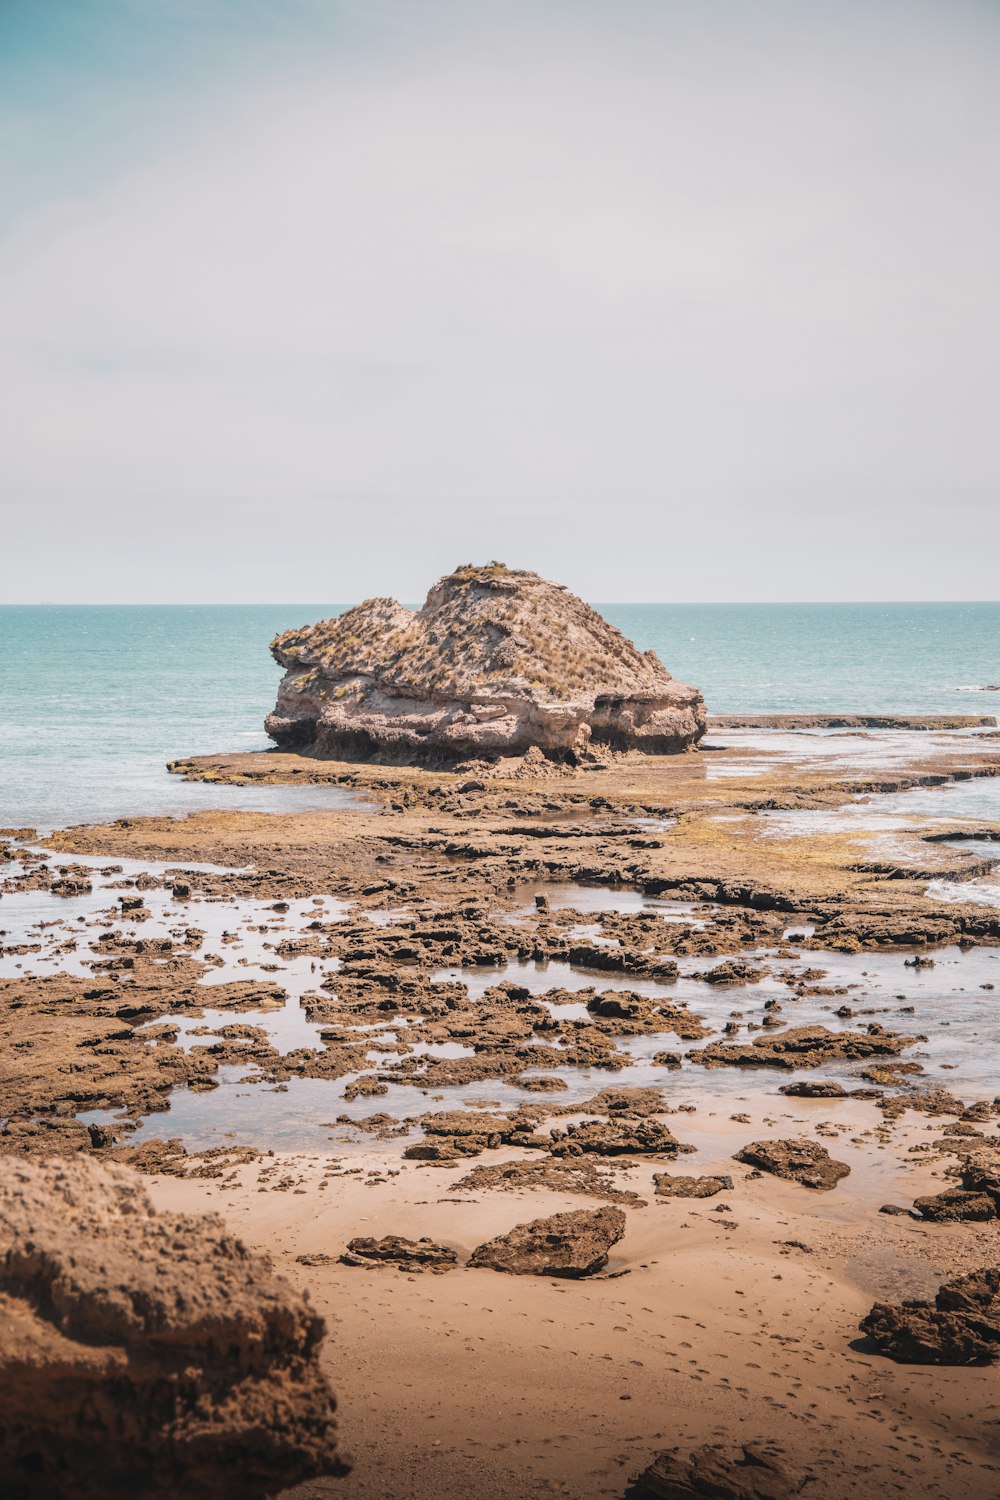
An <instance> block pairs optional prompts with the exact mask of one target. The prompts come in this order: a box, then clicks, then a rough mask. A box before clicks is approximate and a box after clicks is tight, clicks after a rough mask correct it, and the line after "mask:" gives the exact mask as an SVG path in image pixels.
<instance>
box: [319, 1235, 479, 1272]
mask: <svg viewBox="0 0 1000 1500" xmlns="http://www.w3.org/2000/svg"><path fill="white" fill-rule="evenodd" d="M340 1261H341V1264H342V1265H345V1266H369V1267H370V1266H393V1267H395V1269H396V1270H397V1271H410V1272H411V1273H412V1272H414V1271H434V1272H442V1271H452V1270H454V1268H455V1266H457V1265H458V1256H457V1255H456V1253H455V1251H454V1250H453V1249H452V1248H451V1246H450V1245H439V1244H437V1243H436V1242H435V1241H434V1240H429V1239H427V1238H422V1239H419V1240H408V1239H404V1238H403V1236H402V1235H398V1234H387V1235H386V1236H385V1237H384V1238H383V1239H380V1240H376V1239H372V1238H371V1237H370V1236H363V1237H361V1238H360V1239H353V1240H349V1241H348V1244H347V1249H346V1250H345V1251H344V1253H343V1255H341V1257H340Z"/></svg>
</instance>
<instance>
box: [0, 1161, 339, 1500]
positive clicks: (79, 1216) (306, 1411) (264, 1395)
mask: <svg viewBox="0 0 1000 1500" xmlns="http://www.w3.org/2000/svg"><path fill="white" fill-rule="evenodd" d="M0 1247H2V1248H0V1330H2V1332H0V1388H2V1389H3V1391H4V1398H3V1420H2V1423H0V1493H3V1494H5V1495H10V1496H16V1497H17V1500H70V1497H72V1500H107V1496H109V1495H112V1494H114V1495H128V1496H129V1497H130V1500H168V1497H174V1496H176V1495H179V1494H183V1495H184V1496H185V1497H192V1500H209V1497H212V1500H236V1497H237V1496H238V1497H240V1500H263V1497H264V1496H266V1495H272V1494H274V1493H275V1492H276V1491H278V1490H283V1489H285V1488H286V1487H288V1486H291V1485H294V1484H298V1483H299V1482H301V1481H302V1480H305V1479H309V1478H313V1477H316V1476H318V1475H324V1474H328V1475H329V1474H338V1473H343V1472H345V1468H346V1466H345V1465H344V1464H343V1462H342V1461H341V1460H340V1459H339V1458H338V1455H337V1453H336V1425H335V1422H334V1408H335V1402H334V1398H333V1394H332V1392H331V1390H330V1388H329V1386H328V1384H327V1382H326V1379H325V1377H324V1376H323V1375H322V1374H321V1372H320V1368H319V1362H318V1350H319V1345H320V1342H321V1340H322V1338H323V1335H324V1332H325V1328H324V1324H323V1320H322V1318H320V1317H319V1316H318V1315H317V1314H316V1313H315V1312H313V1310H312V1309H311V1308H310V1306H309V1304H308V1303H307V1302H306V1301H304V1300H303V1298H302V1297H300V1296H299V1295H298V1294H297V1293H296V1292H294V1291H293V1290H292V1288H291V1287H289V1286H288V1284H287V1283H286V1282H285V1281H283V1280H282V1279H281V1278H280V1277H278V1276H277V1275H275V1273H274V1272H273V1270H272V1268H271V1265H270V1262H269V1261H267V1260H266V1259H264V1258H263V1257H261V1256H257V1255H253V1254H251V1253H250V1252H249V1251H248V1250H246V1249H245V1248H244V1247H243V1245H242V1244H241V1243H240V1241H239V1240H237V1239H234V1238H233V1236H232V1235H230V1234H229V1233H228V1231H227V1230H226V1228H225V1226H224V1225H223V1223H222V1220H221V1219H219V1218H217V1217H216V1216H215V1215H211V1216H207V1217H197V1218H196V1217H192V1216H190V1215H186V1214H174V1213H157V1212H155V1211H154V1209H153V1207H152V1205H151V1204H150V1202H149V1200H148V1198H147V1197H146V1194H145V1192H144V1191H143V1189H142V1187H141V1185H140V1183H139V1181H138V1179H137V1178H136V1177H135V1176H134V1175H133V1174H132V1173H131V1172H128V1171H127V1170H125V1169H124V1168H121V1167H111V1168H103V1167H100V1166H98V1165H96V1164H95V1163H94V1162H92V1161H90V1160H88V1159H86V1158H83V1157H76V1158H73V1159H72V1160H57V1159H49V1160H46V1161H44V1162H42V1163H40V1164H34V1163H28V1162H22V1161H15V1160H12V1159H6V1160H2V1161H0Z"/></svg>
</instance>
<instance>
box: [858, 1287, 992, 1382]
mask: <svg viewBox="0 0 1000 1500" xmlns="http://www.w3.org/2000/svg"><path fill="white" fill-rule="evenodd" d="M861 1331H862V1333H867V1334H868V1336H869V1338H871V1339H874V1341H875V1343H876V1344H877V1345H878V1347H879V1349H880V1350H881V1351H882V1353H883V1354H887V1355H888V1356H889V1358H890V1359H894V1360H896V1361H897V1362H898V1363H900V1364H920V1365H980V1364H990V1363H992V1362H994V1361H996V1360H998V1359H1000V1270H998V1269H996V1268H995V1267H994V1268H985V1267H984V1268H983V1269H981V1270H978V1271H970V1272H969V1274H968V1275H967V1276H959V1277H958V1278H957V1280H955V1281H946V1282H945V1283H944V1285H943V1286H941V1287H939V1288H938V1292H937V1296H936V1297H935V1298H934V1301H933V1302H916V1301H914V1302H901V1303H886V1302H876V1303H875V1305H874V1307H873V1308H872V1310H871V1312H870V1313H869V1314H868V1316H867V1317H866V1318H865V1320H864V1322H863V1323H862V1324H861Z"/></svg>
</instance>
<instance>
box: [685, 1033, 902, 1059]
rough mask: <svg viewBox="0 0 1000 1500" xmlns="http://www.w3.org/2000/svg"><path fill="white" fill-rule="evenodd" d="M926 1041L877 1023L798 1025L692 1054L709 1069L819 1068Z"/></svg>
mask: <svg viewBox="0 0 1000 1500" xmlns="http://www.w3.org/2000/svg"><path fill="white" fill-rule="evenodd" d="M921 1040H923V1038H920V1037H915V1036H900V1035H898V1034H897V1033H895V1032H891V1031H884V1030H883V1029H882V1027H881V1026H879V1025H877V1024H875V1023H873V1024H872V1025H871V1026H869V1027H868V1028H867V1029H866V1030H865V1031H830V1030H829V1028H828V1027H826V1026H796V1027H793V1028H792V1029H791V1030H790V1031H781V1032H772V1033H771V1035H770V1036H766V1037H765V1036H759V1037H757V1038H756V1039H755V1040H754V1041H753V1042H750V1043H746V1044H744V1043H740V1042H735V1043H728V1042H710V1043H709V1045H708V1046H707V1047H702V1048H701V1049H700V1051H697V1052H689V1053H688V1057H689V1058H690V1059H691V1061H692V1062H697V1063H701V1065H702V1066H703V1067H706V1068H722V1067H734V1068H817V1067H819V1066H820V1064H821V1063H826V1062H841V1061H845V1060H846V1061H849V1062H854V1061H856V1060H858V1059H861V1058H866V1057H891V1056H894V1055H895V1054H896V1053H897V1052H901V1051H902V1050H903V1048H904V1047H912V1046H913V1044H914V1042H916V1041H921Z"/></svg>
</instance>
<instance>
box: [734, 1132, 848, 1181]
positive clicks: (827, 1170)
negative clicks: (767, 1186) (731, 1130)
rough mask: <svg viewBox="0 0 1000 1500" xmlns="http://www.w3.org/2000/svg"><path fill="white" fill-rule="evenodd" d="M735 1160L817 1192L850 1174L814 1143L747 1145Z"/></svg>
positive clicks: (843, 1165) (840, 1163) (757, 1142)
mask: <svg viewBox="0 0 1000 1500" xmlns="http://www.w3.org/2000/svg"><path fill="white" fill-rule="evenodd" d="M735 1159H736V1160H737V1161H742V1162H746V1163H747V1165H748V1166H751V1167H759V1168H760V1170H761V1171H762V1172H770V1173H772V1175H773V1176H775V1177H784V1178H786V1179H787V1180H788V1181H789V1182H800V1183H801V1184H802V1186H803V1187H808V1188H817V1189H818V1190H819V1191H820V1192H829V1191H830V1190H831V1189H832V1188H835V1187H836V1186H837V1183H838V1182H839V1181H840V1180H841V1178H842V1177H847V1176H848V1175H849V1174H850V1170H851V1169H850V1167H849V1166H848V1165H847V1163H846V1162H842V1161H836V1160H835V1159H834V1158H833V1157H832V1156H831V1155H830V1153H829V1151H827V1149H826V1147H825V1146H821V1145H820V1144H819V1142H818V1141H804V1140H789V1141H751V1142H750V1144H749V1145H748V1146H744V1147H743V1149H742V1151H737V1152H736V1158H735Z"/></svg>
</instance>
